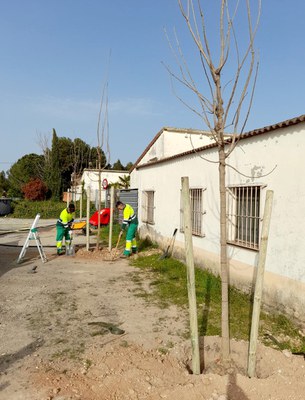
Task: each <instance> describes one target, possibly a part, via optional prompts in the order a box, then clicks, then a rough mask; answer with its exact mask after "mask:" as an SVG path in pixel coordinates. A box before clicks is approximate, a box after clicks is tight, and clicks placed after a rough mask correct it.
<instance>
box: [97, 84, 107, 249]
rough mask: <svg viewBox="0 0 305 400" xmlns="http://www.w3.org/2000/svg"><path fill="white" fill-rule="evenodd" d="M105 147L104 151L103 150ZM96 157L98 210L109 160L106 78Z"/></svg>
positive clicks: (98, 127) (98, 230)
mask: <svg viewBox="0 0 305 400" xmlns="http://www.w3.org/2000/svg"><path fill="white" fill-rule="evenodd" d="M103 149H105V151H104V150H103ZM103 151H104V155H105V157H106V162H105V164H102V155H103ZM97 158H98V210H100V209H101V193H102V171H103V169H105V166H106V165H107V163H108V162H109V161H110V147H109V121H108V80H106V83H105V84H104V87H103V91H102V96H101V102H100V110H99V115H98V123H97ZM100 232H101V224H100V213H98V228H97V241H96V248H97V249H99V243H100Z"/></svg>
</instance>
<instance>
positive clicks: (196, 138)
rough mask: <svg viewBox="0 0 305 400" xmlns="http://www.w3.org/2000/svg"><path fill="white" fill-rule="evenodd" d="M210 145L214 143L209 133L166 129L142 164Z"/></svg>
mask: <svg viewBox="0 0 305 400" xmlns="http://www.w3.org/2000/svg"><path fill="white" fill-rule="evenodd" d="M192 131H193V133H192ZM202 132H203V131H202ZM210 143H212V139H211V136H210V135H209V134H207V133H204V132H203V133H202V134H200V133H199V131H195V130H191V129H190V130H188V131H185V132H177V131H174V130H170V128H166V129H164V130H163V131H162V133H161V134H160V136H159V138H158V140H157V141H156V142H155V143H154V144H153V145H152V146H151V148H150V149H149V150H148V152H147V153H146V154H145V155H144V157H143V159H142V160H141V163H147V162H150V161H153V160H154V159H158V160H160V159H162V158H165V157H170V156H172V155H175V154H178V153H183V152H185V151H188V150H192V149H193V148H198V147H202V146H205V145H207V144H210Z"/></svg>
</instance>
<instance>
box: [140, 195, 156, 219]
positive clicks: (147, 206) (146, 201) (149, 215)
mask: <svg viewBox="0 0 305 400" xmlns="http://www.w3.org/2000/svg"><path fill="white" fill-rule="evenodd" d="M154 196H155V192H154V191H152V190H147V191H143V192H142V222H146V223H148V224H154V223H155V221H154V208H155V206H154Z"/></svg>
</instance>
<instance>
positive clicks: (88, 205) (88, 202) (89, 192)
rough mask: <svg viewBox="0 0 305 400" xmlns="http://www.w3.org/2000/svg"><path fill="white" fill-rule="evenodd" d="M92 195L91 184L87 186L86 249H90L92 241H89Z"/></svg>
mask: <svg viewBox="0 0 305 400" xmlns="http://www.w3.org/2000/svg"><path fill="white" fill-rule="evenodd" d="M90 195H91V189H90V186H89V187H88V188H87V215H86V250H87V251H89V247H90V243H89V234H90V225H89V219H90Z"/></svg>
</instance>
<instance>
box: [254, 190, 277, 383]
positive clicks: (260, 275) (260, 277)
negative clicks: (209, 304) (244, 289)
mask: <svg viewBox="0 0 305 400" xmlns="http://www.w3.org/2000/svg"><path fill="white" fill-rule="evenodd" d="M272 201H273V191H272V190H267V193H266V201H265V210H264V218H263V226H262V235H261V242H260V251H259V255H258V266H257V275H256V283H255V291H254V301H253V313H252V323H251V334H250V344H249V357H248V376H249V378H252V377H253V376H254V374H255V364H256V350H257V338H258V328H259V317H260V310H261V301H262V293H263V282H264V272H265V261H266V254H267V245H268V236H269V227H270V220H271V211H272Z"/></svg>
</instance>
